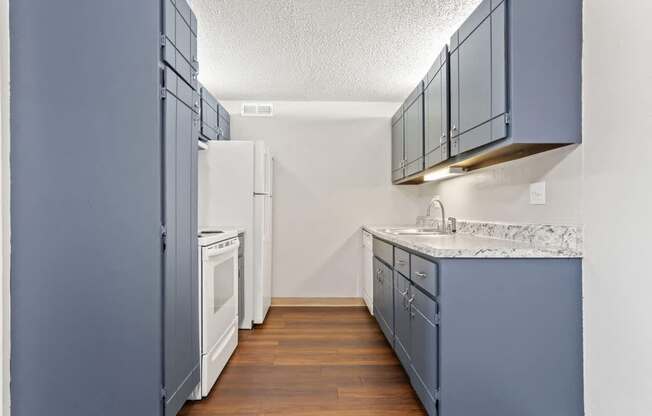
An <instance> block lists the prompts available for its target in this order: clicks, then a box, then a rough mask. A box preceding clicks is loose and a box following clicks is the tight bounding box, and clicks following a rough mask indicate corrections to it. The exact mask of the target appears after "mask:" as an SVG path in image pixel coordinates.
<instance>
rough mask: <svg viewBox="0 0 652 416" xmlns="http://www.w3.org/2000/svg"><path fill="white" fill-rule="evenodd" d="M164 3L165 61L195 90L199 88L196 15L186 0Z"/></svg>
mask: <svg viewBox="0 0 652 416" xmlns="http://www.w3.org/2000/svg"><path fill="white" fill-rule="evenodd" d="M162 1H163V14H164V16H163V32H164V34H165V39H164V44H163V59H164V61H165V62H166V63H167V64H168V65H170V66H171V67H172V68H174V70H175V71H176V72H177V73H178V74H179V75H180V76H181V77H182V78H183V79H184V80H185V81H186V82H187V83H188V84H190V85H192V87H193V88H197V72H198V66H199V65H198V62H197V59H196V49H197V34H196V30H195V31H193V30H192V28H191V26H193V25H196V23H195V18H194V14H193V13H192V10H191V9H190V6H189V5H188V3H187V2H186V0H176V1H172V0H162Z"/></svg>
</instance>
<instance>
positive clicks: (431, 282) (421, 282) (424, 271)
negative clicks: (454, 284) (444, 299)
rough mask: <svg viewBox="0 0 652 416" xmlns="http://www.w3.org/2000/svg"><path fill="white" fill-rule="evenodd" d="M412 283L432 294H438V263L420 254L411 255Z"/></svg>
mask: <svg viewBox="0 0 652 416" xmlns="http://www.w3.org/2000/svg"><path fill="white" fill-rule="evenodd" d="M410 265H411V270H410V279H411V280H412V283H414V284H415V285H416V286H418V287H420V288H421V289H423V290H425V291H426V292H428V293H429V294H430V295H432V296H437V292H438V287H437V264H435V263H433V262H431V261H430V260H426V259H423V258H421V257H419V256H415V255H410Z"/></svg>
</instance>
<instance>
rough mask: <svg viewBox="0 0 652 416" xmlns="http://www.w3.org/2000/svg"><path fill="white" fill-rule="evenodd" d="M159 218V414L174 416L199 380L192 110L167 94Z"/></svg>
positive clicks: (194, 125)
mask: <svg viewBox="0 0 652 416" xmlns="http://www.w3.org/2000/svg"><path fill="white" fill-rule="evenodd" d="M163 117H164V123H165V124H164V143H163V151H164V159H165V164H164V166H165V169H164V172H163V181H164V186H163V191H164V204H163V206H164V208H163V209H164V212H163V222H164V224H165V227H166V232H167V238H166V247H165V251H164V299H163V301H164V312H163V322H164V356H165V361H164V374H165V380H164V382H165V389H166V392H167V397H166V403H165V414H166V415H176V414H177V412H178V410H179V409H180V408H181V406H183V404H184V403H185V401H186V398H187V397H188V395H189V394H190V392H191V391H192V390H193V389H194V388H195V386H196V385H197V383H198V382H199V307H198V290H199V289H198V259H197V256H198V246H197V216H196V213H197V134H198V125H199V120H198V115H197V114H196V113H194V112H193V111H192V110H191V108H190V107H188V106H187V105H186V104H184V103H183V102H182V101H180V100H178V99H177V98H176V97H175V96H174V95H172V94H168V96H167V97H166V99H165V100H164V114H163Z"/></svg>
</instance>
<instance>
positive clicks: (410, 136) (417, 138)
mask: <svg viewBox="0 0 652 416" xmlns="http://www.w3.org/2000/svg"><path fill="white" fill-rule="evenodd" d="M403 119H404V122H405V160H406V162H405V163H406V169H405V176H410V175H413V174H415V173H417V172H421V171H422V170H423V94H419V96H418V98H416V99H415V100H414V101H413V102H412V103H411V104H410V105H409V106H408V107H406V110H405V113H404V115H403Z"/></svg>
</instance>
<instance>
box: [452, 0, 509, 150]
mask: <svg viewBox="0 0 652 416" xmlns="http://www.w3.org/2000/svg"><path fill="white" fill-rule="evenodd" d="M505 37H506V27H505V3H504V2H503V3H501V4H500V5H499V6H498V7H497V8H496V9H495V10H494V11H491V2H490V1H485V2H483V3H482V4H481V5H480V6H479V7H478V8H477V9H476V10H475V12H474V13H473V14H472V15H471V16H470V17H469V19H468V20H467V21H466V22H465V23H464V24H463V25H462V27H461V28H460V29H459V30H458V31H457V33H456V34H455V35H454V36H453V40H452V41H451V44H453V45H455V48H454V49H452V52H451V61H454V62H455V65H454V66H455V71H456V73H455V77H454V78H453V82H452V83H451V94H454V95H455V97H456V100H455V104H456V105H457V106H458V107H457V108H456V109H455V111H454V114H455V118H454V119H452V121H451V132H450V133H451V138H452V140H453V142H454V146H453V156H455V155H457V154H459V153H463V152H466V151H468V150H472V149H475V148H478V147H480V146H482V145H484V144H487V143H490V142H493V141H495V140H500V139H503V138H505V135H506V126H507V123H508V121H509V119H508V117H506V103H505V99H506V88H507V86H506V81H505V80H506V70H507V64H506V57H505ZM494 130H495V131H494Z"/></svg>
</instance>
